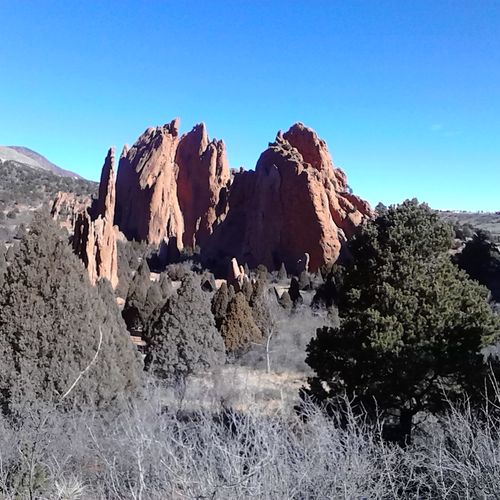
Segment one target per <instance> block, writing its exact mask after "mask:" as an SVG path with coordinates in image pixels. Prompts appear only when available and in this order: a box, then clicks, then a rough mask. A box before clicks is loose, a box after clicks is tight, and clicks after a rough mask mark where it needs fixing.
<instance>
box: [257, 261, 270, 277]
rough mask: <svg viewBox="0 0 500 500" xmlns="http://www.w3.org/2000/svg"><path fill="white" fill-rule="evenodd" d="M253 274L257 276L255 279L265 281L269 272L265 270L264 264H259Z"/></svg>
mask: <svg viewBox="0 0 500 500" xmlns="http://www.w3.org/2000/svg"><path fill="white" fill-rule="evenodd" d="M255 274H256V276H257V279H258V280H259V279H260V280H263V281H267V279H268V276H269V272H268V270H267V267H266V266H265V265H264V264H259V265H258V266H257V268H256V269H255Z"/></svg>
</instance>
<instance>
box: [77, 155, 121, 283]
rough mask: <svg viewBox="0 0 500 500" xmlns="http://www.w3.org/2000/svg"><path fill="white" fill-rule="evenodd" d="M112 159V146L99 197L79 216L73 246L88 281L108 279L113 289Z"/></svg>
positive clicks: (115, 256) (115, 269) (115, 273)
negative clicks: (83, 265) (81, 261)
mask: <svg viewBox="0 0 500 500" xmlns="http://www.w3.org/2000/svg"><path fill="white" fill-rule="evenodd" d="M114 162H115V156H114V149H110V150H109V151H108V155H107V156H106V160H105V162H104V166H103V168H102V173H101V182H100V185H99V197H98V199H97V200H96V201H95V203H94V204H93V206H92V207H91V208H90V209H88V210H85V211H83V212H81V213H80V214H79V215H78V217H77V220H76V222H75V229H74V235H73V248H74V250H75V253H76V254H77V255H78V256H79V257H80V258H81V259H82V260H83V262H84V264H85V267H86V268H87V271H88V273H89V277H90V281H91V282H92V283H93V284H95V283H96V282H97V281H98V280H99V279H100V278H107V279H108V280H109V281H110V282H111V285H112V286H113V288H115V287H116V286H117V285H118V252H117V246H116V237H117V228H116V227H114V226H113V220H114V214H115V173H114Z"/></svg>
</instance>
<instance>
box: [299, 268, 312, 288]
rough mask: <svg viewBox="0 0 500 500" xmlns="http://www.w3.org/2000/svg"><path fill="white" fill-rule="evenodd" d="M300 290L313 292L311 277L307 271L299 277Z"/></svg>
mask: <svg viewBox="0 0 500 500" xmlns="http://www.w3.org/2000/svg"><path fill="white" fill-rule="evenodd" d="M299 288H300V289H301V290H311V288H312V283H311V276H310V275H309V273H308V272H307V271H302V272H301V273H300V275H299Z"/></svg>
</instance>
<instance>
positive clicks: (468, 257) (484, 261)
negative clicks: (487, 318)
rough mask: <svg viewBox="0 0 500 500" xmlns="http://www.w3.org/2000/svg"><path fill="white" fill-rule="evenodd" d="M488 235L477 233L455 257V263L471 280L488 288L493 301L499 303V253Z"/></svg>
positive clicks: (483, 232) (482, 232) (481, 232)
mask: <svg viewBox="0 0 500 500" xmlns="http://www.w3.org/2000/svg"><path fill="white" fill-rule="evenodd" d="M490 238H491V237H490V235H489V233H487V232H486V231H481V230H479V231H477V232H476V234H474V236H473V237H472V239H471V240H470V241H468V242H467V244H466V245H465V247H464V249H463V250H462V252H461V253H459V254H458V255H457V257H456V263H457V264H458V266H459V267H460V269H463V270H464V271H465V272H466V273H467V274H468V275H469V276H470V277H471V278H472V279H475V280H477V281H479V283H481V284H482V285H484V286H486V287H488V288H489V290H490V291H491V295H492V298H493V300H495V301H496V302H500V251H499V250H498V248H497V247H496V245H495V244H493V243H492V242H491V239H490Z"/></svg>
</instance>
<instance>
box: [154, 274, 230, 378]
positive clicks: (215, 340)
mask: <svg viewBox="0 0 500 500" xmlns="http://www.w3.org/2000/svg"><path fill="white" fill-rule="evenodd" d="M146 339H147V347H146V369H147V370H148V371H149V372H151V373H153V374H154V375H156V376H157V377H159V378H162V379H165V380H167V381H169V382H174V381H176V380H183V379H184V378H185V377H186V376H187V375H189V374H190V373H193V372H196V371H200V370H204V369H208V368H210V367H213V366H217V365H221V364H223V363H224V360H225V350H224V342H223V340H222V337H221V335H220V333H219V332H218V331H217V328H216V327H215V321H214V317H213V315H212V312H211V310H210V297H209V295H208V294H207V293H206V292H203V291H202V290H201V286H200V279H199V278H198V277H197V276H196V275H194V274H192V273H188V274H187V275H186V276H185V277H184V278H183V280H182V283H181V286H180V288H179V290H178V292H177V294H176V295H172V296H171V297H169V298H168V299H167V302H166V303H165V305H164V306H163V308H162V309H161V311H160V312H159V315H158V318H157V319H156V321H154V322H153V323H152V324H150V325H149V326H148V330H147V332H146Z"/></svg>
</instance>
